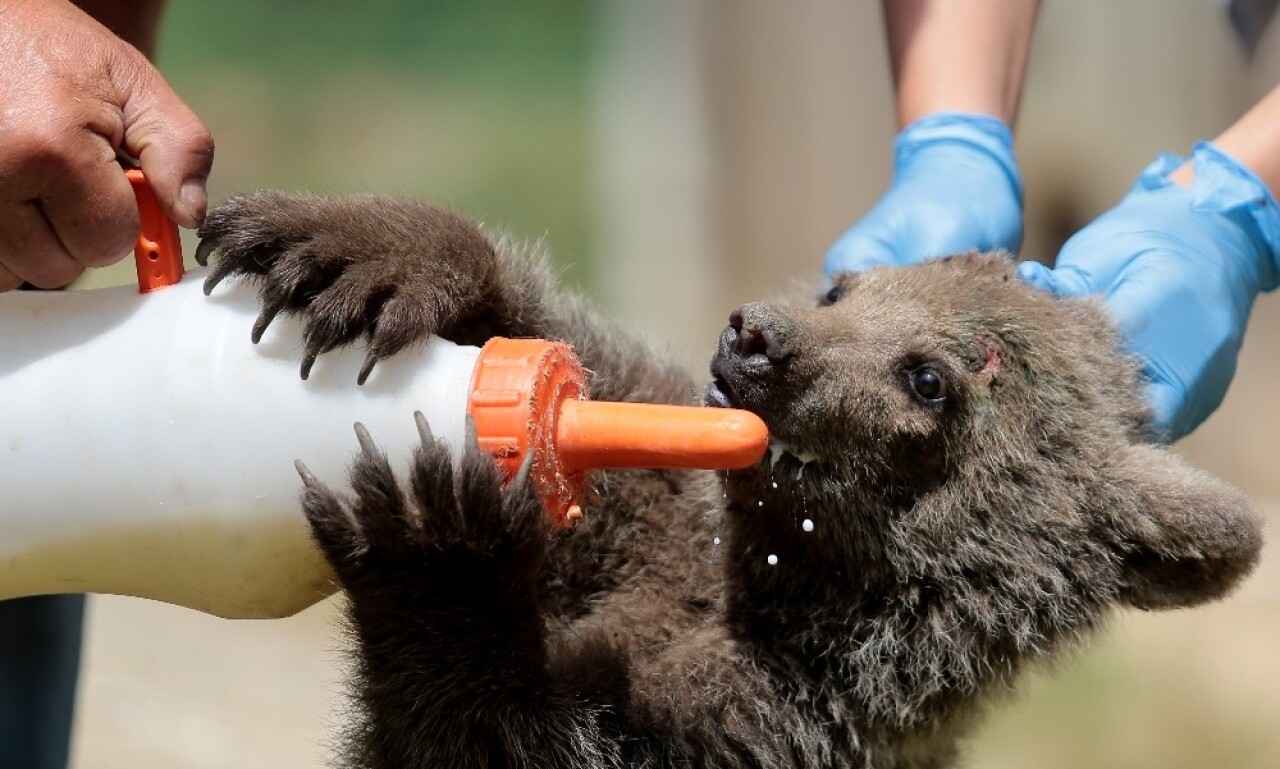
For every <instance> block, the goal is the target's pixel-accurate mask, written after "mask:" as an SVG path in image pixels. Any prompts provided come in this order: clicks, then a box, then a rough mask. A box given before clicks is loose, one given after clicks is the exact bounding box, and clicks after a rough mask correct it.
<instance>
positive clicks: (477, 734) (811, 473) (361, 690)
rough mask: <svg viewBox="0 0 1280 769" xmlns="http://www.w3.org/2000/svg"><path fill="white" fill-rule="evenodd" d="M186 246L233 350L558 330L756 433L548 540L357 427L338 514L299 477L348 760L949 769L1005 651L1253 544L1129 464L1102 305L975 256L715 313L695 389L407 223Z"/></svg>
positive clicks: (1197, 582)
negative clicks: (758, 446) (808, 297)
mask: <svg viewBox="0 0 1280 769" xmlns="http://www.w3.org/2000/svg"><path fill="white" fill-rule="evenodd" d="M201 236H202V237H203V238H204V241H203V242H202V244H201V248H200V253H199V254H198V257H199V258H200V259H201V260H205V259H207V258H208V257H209V256H210V255H211V254H214V253H217V254H218V255H219V257H218V258H219V262H218V264H217V266H216V268H215V272H214V275H213V278H212V279H211V283H213V284H216V282H217V280H220V279H221V278H222V277H225V276H228V275H232V276H242V277H247V278H249V279H252V280H255V281H257V282H258V284H259V286H260V287H261V290H262V292H263V297H264V302H265V306H264V313H263V319H262V321H261V322H260V323H259V324H258V325H259V330H260V329H261V328H264V327H265V326H266V324H268V323H270V321H271V318H272V317H274V315H275V314H276V313H277V312H282V311H283V312H293V313H298V314H300V315H302V316H303V317H304V319H305V320H306V322H307V329H308V330H307V340H306V343H307V349H308V352H307V358H308V359H309V360H311V361H312V362H314V359H315V356H320V355H322V354H323V352H324V351H326V350H328V349H332V348H333V347H335V346H337V345H340V344H347V343H351V342H353V341H356V340H358V339H359V338H360V337H362V336H367V337H368V338H369V339H370V340H371V342H372V346H371V348H370V349H371V352H370V359H369V363H368V365H367V366H366V370H365V371H364V372H362V376H374V377H376V376H377V370H376V362H377V360H378V359H379V358H380V357H382V356H383V355H386V354H391V353H393V352H396V351H399V350H402V349H404V348H406V347H410V346H412V345H413V344H414V343H415V342H418V341H421V340H422V339H423V338H425V336H426V335H428V334H432V333H435V334H439V335H441V336H444V337H446V338H449V339H454V340H456V341H463V342H468V343H476V342H481V341H484V339H487V338H488V337H489V336H492V335H506V336H540V337H546V338H553V339H559V340H563V341H566V342H569V343H570V344H572V345H573V346H574V347H575V349H576V350H577V351H578V353H579V355H580V356H581V358H582V360H583V363H584V365H585V366H586V367H587V368H588V369H589V370H590V371H591V372H592V374H593V377H592V381H591V389H592V397H594V398H597V399H603V400H643V401H663V402H675V403H679V402H689V401H690V400H692V399H697V400H703V399H705V400H706V401H707V402H708V403H709V404H710V405H712V406H729V405H732V406H738V407H742V408H747V409H750V410H752V411H755V412H756V413H758V414H759V415H760V416H761V417H763V418H764V420H765V421H766V422H767V423H768V425H769V428H770V431H771V435H772V437H773V441H774V443H773V446H772V450H771V452H770V454H769V455H768V456H767V457H766V458H765V459H764V460H763V461H762V462H761V463H760V464H759V465H757V466H755V467H752V468H749V469H746V470H741V471H734V472H729V473H712V472H694V471H629V472H604V473H599V474H597V476H596V477H594V478H593V487H594V493H593V496H592V498H591V500H590V501H589V503H588V505H587V509H586V517H585V520H584V521H583V523H582V524H580V525H579V526H578V527H577V528H575V529H573V530H571V531H568V532H551V531H549V530H548V527H547V525H546V523H545V519H544V517H543V516H542V514H541V512H540V510H539V509H538V507H537V505H536V503H535V501H534V496H533V494H532V492H531V489H530V487H529V484H528V482H527V479H525V478H524V477H519V478H517V479H515V480H514V481H512V482H511V483H509V484H507V486H506V487H505V489H502V490H500V489H499V479H498V478H497V475H496V473H495V471H494V469H493V465H492V462H491V461H490V460H489V459H488V457H486V456H484V455H483V454H481V453H480V452H479V450H478V449H477V448H476V447H474V446H471V447H469V448H468V449H467V450H466V451H465V452H464V456H463V459H462V462H461V464H460V465H458V466H454V465H453V464H452V463H451V462H450V461H449V459H448V453H447V452H446V451H444V450H443V448H442V447H441V446H440V445H439V443H438V442H436V441H435V440H434V438H432V437H431V436H430V433H429V427H427V426H423V445H422V449H421V450H420V451H419V453H418V456H417V457H416V458H415V460H414V462H413V463H412V465H411V467H409V468H407V469H406V470H403V471H400V470H397V469H395V468H392V467H390V466H389V464H388V463H387V461H386V458H385V457H384V456H383V455H382V454H381V453H380V451H379V450H378V448H377V446H376V437H377V436H367V435H362V436H361V440H360V444H361V450H360V452H359V454H358V456H357V459H356V462H355V464H354V467H353V471H352V476H351V479H350V483H351V486H352V491H353V493H352V494H346V493H337V492H334V491H333V490H331V489H330V487H329V486H327V485H326V482H329V483H332V482H334V481H336V480H337V479H317V478H314V477H309V476H307V477H305V478H304V480H305V485H306V492H305V494H304V510H305V512H306V514H307V516H308V519H309V520H310V522H311V525H312V528H313V531H314V532H315V535H316V539H317V542H318V543H319V545H320V546H321V548H322V549H323V550H324V552H325V554H326V556H327V558H328V559H329V562H330V563H331V565H332V566H333V568H334V571H335V574H336V575H337V577H338V579H339V581H340V583H341V585H342V587H343V588H344V589H345V590H346V592H347V594H348V596H349V598H350V617H351V626H352V632H353V635H354V644H353V647H354V656H355V661H356V674H355V676H354V678H353V680H352V682H351V685H352V690H353V701H354V703H355V705H356V712H357V714H358V715H357V718H356V719H355V721H354V722H353V724H352V725H351V727H350V731H349V734H348V739H347V742H346V748H345V750H344V752H343V757H342V759H341V760H342V761H343V762H344V765H347V766H352V767H370V768H372V767H379V768H381V767H426V766H433V767H434V766H467V767H470V766H477V767H479V766H486V767H488V766H492V767H505V766H539V767H541V766H546V767H617V766H635V767H641V766H643V767H661V766H670V767H676V766H681V767H683V766H708V767H831V766H856V767H885V768H889V767H895V768H896V767H904V768H907V767H941V766H948V765H951V764H952V763H953V762H954V759H955V755H956V744H957V740H958V739H959V737H960V736H962V735H963V734H964V733H965V732H966V731H967V730H968V729H970V728H971V727H972V725H973V723H974V722H975V721H976V719H977V716H978V715H980V713H981V711H982V709H983V706H984V705H985V704H986V703H987V702H988V701H989V700H990V699H992V697H993V696H994V695H995V694H997V693H999V692H1003V691H1006V690H1007V689H1008V687H1009V685H1010V684H1011V682H1012V681H1013V680H1014V679H1015V678H1016V676H1017V674H1018V673H1019V671H1021V670H1022V669H1023V668H1024V667H1025V666H1026V665H1027V664H1028V663H1032V662H1035V661H1037V660H1040V659H1044V658H1046V657H1048V656H1050V655H1052V654H1053V653H1054V652H1055V651H1058V650H1060V649H1062V648H1064V647H1068V646H1072V645H1074V644H1075V643H1076V642H1078V641H1079V640H1080V639H1082V638H1083V637H1085V636H1087V635H1088V633H1089V632H1090V631H1091V630H1093V629H1094V628H1095V627H1096V626H1098V625H1099V624H1100V623H1101V622H1102V621H1103V620H1104V618H1105V616H1106V615H1107V613H1108V612H1109V611H1110V610H1111V608H1112V607H1113V606H1123V605H1128V606H1135V607H1138V608H1143V609H1160V608H1170V607H1178V606H1190V605H1194V604H1197V603H1201V602H1204V601H1207V600H1212V599H1215V598H1218V597H1220V596H1222V595H1224V594H1225V593H1226V592H1227V591H1228V590H1229V589H1230V588H1231V587H1233V586H1234V585H1235V584H1236V583H1237V582H1238V581H1239V580H1240V579H1241V578H1242V577H1243V576H1244V575H1245V574H1246V573H1247V572H1248V570H1249V569H1250V568H1251V567H1252V565H1253V563H1254V562H1255V560H1256V558H1257V554H1258V550H1259V548H1260V546H1261V538H1260V533H1259V521H1258V518H1257V516H1256V515H1255V514H1254V512H1253V511H1252V508H1251V506H1250V504H1249V502H1248V501H1247V500H1246V499H1245V498H1244V497H1243V496H1242V495H1241V494H1240V493H1239V492H1238V491H1236V490H1234V489H1232V488H1230V487H1229V486H1227V485H1225V484H1223V483H1222V482H1220V481H1218V480H1216V479H1214V478H1211V477H1209V476H1208V475H1206V474H1204V473H1201V472H1199V471H1197V470H1195V469H1193V468H1191V467H1189V466H1187V465H1186V464H1185V463H1184V462H1182V461H1181V460H1180V459H1178V458H1177V457H1176V456H1174V455H1172V454H1170V453H1169V452H1168V451H1166V450H1165V449H1163V448H1161V447H1159V446H1157V445H1154V444H1153V443H1151V441H1150V439H1151V436H1150V434H1149V428H1148V425H1147V413H1146V409H1145V406H1144V405H1143V401H1142V398H1141V395H1142V382H1141V379H1140V376H1139V372H1138V369H1137V367H1136V365H1135V364H1134V362H1133V361H1131V360H1129V359H1128V358H1127V357H1125V356H1124V355H1122V354H1121V353H1120V352H1118V340H1117V338H1116V336H1115V333H1114V331H1113V329H1112V328H1111V326H1110V324H1109V323H1108V322H1107V320H1106V317H1105V315H1104V313H1103V311H1102V310H1101V308H1100V307H1099V306H1097V305H1095V304H1094V303H1092V302H1088V301H1059V300H1055V299H1052V298H1050V297H1048V296H1045V295H1043V294H1039V293H1037V292H1035V291H1034V290H1032V289H1031V288H1030V287H1028V286H1026V285H1024V284H1023V283H1021V282H1020V281H1018V280H1017V279H1016V278H1014V277H1012V266H1011V264H1010V262H1009V260H1008V259H1007V258H1006V257H1004V256H1001V255H979V254H967V255H961V256H957V257H954V258H951V259H948V260H944V261H937V262H931V263H927V264H924V265H920V266H917V267H912V268H905V269H880V270H874V271H871V272H869V273H865V274H861V275H849V276H844V277H842V278H841V279H840V280H839V281H838V282H837V285H836V287H835V288H834V289H833V290H832V291H831V292H830V293H829V294H828V295H827V296H825V297H824V298H823V299H822V300H821V301H819V302H816V303H815V302H805V303H802V304H798V305H795V306H780V305H773V304H767V303H752V304H747V305H744V306H742V307H741V308H739V309H738V310H737V311H735V312H734V313H733V314H732V315H731V317H730V324H729V326H728V327H727V328H726V329H725V331H724V332H723V333H722V334H721V336H720V338H719V340H718V341H717V342H716V344H715V352H714V355H713V359H712V363H711V367H710V375H709V377H708V378H709V379H710V380H711V383H710V384H709V385H706V387H705V389H703V388H700V387H699V386H698V385H697V383H695V382H693V381H691V380H689V378H688V377H687V376H686V375H685V374H684V373H683V372H681V371H680V370H679V369H678V368H676V367H675V366H673V365H671V364H670V363H669V362H667V361H665V360H664V359H663V357H662V356H661V355H657V354H655V353H653V352H652V351H651V350H650V348H649V347H648V345H646V344H645V343H644V342H643V341H639V340H636V339H634V338H632V337H631V336H629V335H628V334H627V333H626V332H625V330H620V329H618V328H616V327H614V326H612V325H611V324H609V323H608V322H606V321H604V320H602V319H601V317H600V316H599V315H598V314H597V313H596V312H594V311H593V310H592V309H591V308H590V307H589V306H588V305H587V304H586V303H585V302H583V301H582V300H581V299H579V298H577V297H574V296H571V295H569V294H567V293H566V292H564V291H563V290H561V289H559V288H558V287H557V286H556V285H555V283H554V281H553V280H551V278H550V277H549V272H548V270H547V268H546V267H545V264H544V260H543V259H542V258H541V256H540V255H539V254H537V253H536V252H531V251H529V250H527V249H523V248H521V247H518V246H517V245H515V244H513V243H512V242H511V241H509V240H506V239H503V238H501V237H496V236H493V235H491V234H489V233H486V232H484V231H482V230H481V229H479V228H477V227H476V226H475V225H473V224H472V223H471V222H469V221H467V220H466V219H465V218H463V217H460V216H458V215H456V214H453V213H450V212H448V211H444V210H442V209H439V208H435V207H433V206H430V205H428V204H424V203H419V202H415V201H405V200H394V199H385V198H358V199H337V200H335V199H327V198H320V197H315V196H288V195H283V194H280V193H259V194H256V195H247V196H240V197H236V198H232V199H231V200H229V201H227V202H225V203H223V204H222V205H221V206H219V207H217V208H216V209H215V210H214V211H213V212H212V213H211V214H210V216H209V219H208V221H207V222H206V224H205V227H204V228H203V229H202V231H201ZM211 287H212V286H211ZM310 365H311V363H308V364H307V368H309V367H310ZM315 365H318V366H322V365H324V360H323V358H320V359H319V362H315ZM370 372H372V373H371V374H370ZM325 448H327V447H325Z"/></svg>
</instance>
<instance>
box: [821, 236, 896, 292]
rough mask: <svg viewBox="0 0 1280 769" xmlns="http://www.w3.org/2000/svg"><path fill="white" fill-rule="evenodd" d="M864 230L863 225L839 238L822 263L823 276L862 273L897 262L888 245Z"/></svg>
mask: <svg viewBox="0 0 1280 769" xmlns="http://www.w3.org/2000/svg"><path fill="white" fill-rule="evenodd" d="M865 229H866V227H865V223H863V224H860V225H857V226H855V227H853V228H852V229H850V230H849V231H848V232H846V233H845V234H844V235H842V236H840V239H839V240H837V241H836V242H835V245H833V246H831V249H830V250H829V251H827V256H826V258H825V259H823V261H822V272H823V274H825V275H826V276H827V277H828V278H830V277H832V276H834V275H835V274H836V273H839V272H863V271H864V270H869V269H871V268H872V267H880V266H883V265H891V264H897V263H898V262H899V260H898V259H897V258H896V257H895V256H894V251H893V249H892V248H891V247H890V246H889V245H888V244H886V243H884V242H883V241H882V240H881V239H880V238H879V237H876V236H874V235H871V236H869V235H868V234H867V233H866V232H865Z"/></svg>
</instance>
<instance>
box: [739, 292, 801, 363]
mask: <svg viewBox="0 0 1280 769" xmlns="http://www.w3.org/2000/svg"><path fill="white" fill-rule="evenodd" d="M725 333H726V336H728V337H730V339H729V351H730V352H731V353H732V354H734V355H736V356H738V357H741V358H750V357H752V356H756V355H760V356H763V357H764V358H765V359H767V360H768V361H769V363H771V364H774V365H777V364H779V363H783V362H785V361H786V360H787V359H788V358H790V357H791V354H792V352H793V347H792V342H793V340H794V338H795V321H793V320H792V319H791V318H789V317H788V316H787V315H786V314H785V313H783V312H781V311H780V310H778V309H777V308H776V307H774V306H773V305H770V304H767V303H765V302H752V303H751V304H744V305H742V306H741V307H739V308H738V309H736V310H734V311H733V312H731V313H729V328H728V329H726V330H725Z"/></svg>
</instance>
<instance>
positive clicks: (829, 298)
mask: <svg viewBox="0 0 1280 769" xmlns="http://www.w3.org/2000/svg"><path fill="white" fill-rule="evenodd" d="M842 296H844V285H843V284H840V283H837V284H835V285H834V286H832V287H831V290H830V291H828V292H827V293H826V295H825V296H823V297H822V299H820V300H818V304H819V305H820V306H822V307H830V306H831V305H833V304H835V303H836V302H838V301H840V297H842Z"/></svg>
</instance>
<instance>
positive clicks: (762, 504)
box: [756, 499, 764, 507]
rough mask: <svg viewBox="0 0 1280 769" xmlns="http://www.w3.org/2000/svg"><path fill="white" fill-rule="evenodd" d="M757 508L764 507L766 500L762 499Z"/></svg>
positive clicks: (757, 503)
mask: <svg viewBox="0 0 1280 769" xmlns="http://www.w3.org/2000/svg"><path fill="white" fill-rule="evenodd" d="M756 507H764V500H763V499H762V500H760V501H759V502H756Z"/></svg>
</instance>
